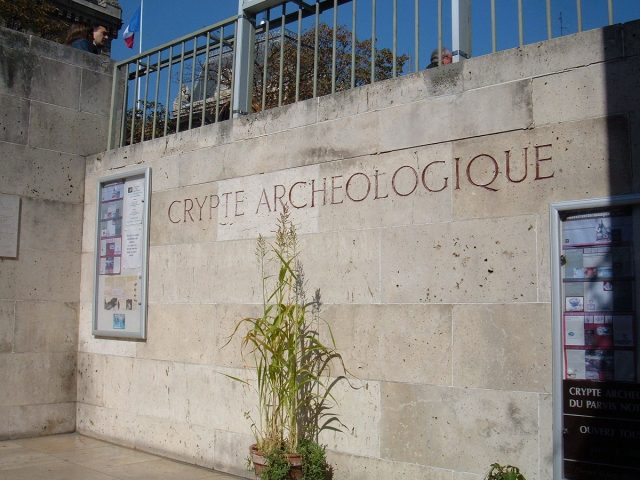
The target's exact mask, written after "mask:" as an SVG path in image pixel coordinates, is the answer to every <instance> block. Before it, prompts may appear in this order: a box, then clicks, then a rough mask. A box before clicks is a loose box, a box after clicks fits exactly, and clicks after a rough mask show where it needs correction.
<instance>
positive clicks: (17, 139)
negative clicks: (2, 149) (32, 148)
mask: <svg viewBox="0 0 640 480" xmlns="http://www.w3.org/2000/svg"><path fill="white" fill-rule="evenodd" d="M30 107H31V103H30V102H29V100H26V99H24V98H20V97H14V96H9V95H2V94H0V141H2V142H10V143H17V144H20V145H26V144H27V138H28V134H29V109H30Z"/></svg>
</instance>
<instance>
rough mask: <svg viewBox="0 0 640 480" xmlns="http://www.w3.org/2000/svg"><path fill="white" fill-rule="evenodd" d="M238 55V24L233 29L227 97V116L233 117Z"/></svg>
mask: <svg viewBox="0 0 640 480" xmlns="http://www.w3.org/2000/svg"><path fill="white" fill-rule="evenodd" d="M237 56H238V24H236V26H235V28H234V30H233V57H232V62H233V63H232V64H231V65H232V67H231V97H230V98H229V118H233V107H234V106H235V105H234V104H233V98H234V97H233V95H234V93H235V88H236V86H235V84H236V66H235V65H236V57H237Z"/></svg>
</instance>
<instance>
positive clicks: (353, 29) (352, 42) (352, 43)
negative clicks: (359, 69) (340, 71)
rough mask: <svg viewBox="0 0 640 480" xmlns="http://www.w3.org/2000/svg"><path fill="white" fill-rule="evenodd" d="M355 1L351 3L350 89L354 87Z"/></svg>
mask: <svg viewBox="0 0 640 480" xmlns="http://www.w3.org/2000/svg"><path fill="white" fill-rule="evenodd" d="M357 1H358V0H353V1H352V2H351V88H354V87H355V86H356V42H357V40H356V16H357V8H358V7H357Z"/></svg>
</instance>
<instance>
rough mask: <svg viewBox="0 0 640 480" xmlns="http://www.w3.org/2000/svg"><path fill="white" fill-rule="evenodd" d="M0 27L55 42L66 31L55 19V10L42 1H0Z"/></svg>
mask: <svg viewBox="0 0 640 480" xmlns="http://www.w3.org/2000/svg"><path fill="white" fill-rule="evenodd" d="M0 25H2V26H4V27H6V28H10V29H12V30H18V31H20V32H25V33H30V34H33V35H37V36H39V37H42V38H46V39H48V40H54V41H57V42H62V41H63V40H64V36H65V35H66V32H67V29H68V25H67V24H66V23H65V22H63V21H62V20H60V19H58V18H56V8H55V7H54V6H53V5H52V4H50V3H49V2H47V1H44V0H0Z"/></svg>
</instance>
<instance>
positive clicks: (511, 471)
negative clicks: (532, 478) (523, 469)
mask: <svg viewBox="0 0 640 480" xmlns="http://www.w3.org/2000/svg"><path fill="white" fill-rule="evenodd" d="M484 480H527V479H526V478H524V475H522V473H520V469H519V468H518V467H514V466H513V465H504V466H503V465H500V464H499V463H493V464H491V468H490V469H489V471H488V472H487V474H486V475H485V477H484Z"/></svg>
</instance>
